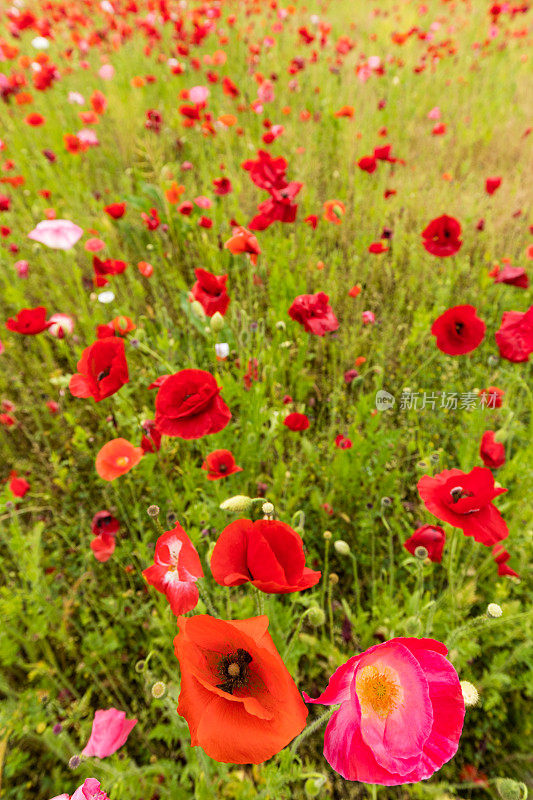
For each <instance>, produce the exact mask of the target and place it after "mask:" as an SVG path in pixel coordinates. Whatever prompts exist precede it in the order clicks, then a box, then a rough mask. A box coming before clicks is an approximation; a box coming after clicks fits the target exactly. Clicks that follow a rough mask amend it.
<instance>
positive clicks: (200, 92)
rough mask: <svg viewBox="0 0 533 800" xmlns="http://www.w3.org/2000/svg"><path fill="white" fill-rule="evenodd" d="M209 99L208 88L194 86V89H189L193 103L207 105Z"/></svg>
mask: <svg viewBox="0 0 533 800" xmlns="http://www.w3.org/2000/svg"><path fill="white" fill-rule="evenodd" d="M208 97H209V89H208V88H207V87H206V86H193V87H192V89H189V100H190V101H191V103H196V104H197V105H200V104H201V103H205V102H206V100H207V98H208Z"/></svg>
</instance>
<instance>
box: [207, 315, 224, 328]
mask: <svg viewBox="0 0 533 800" xmlns="http://www.w3.org/2000/svg"><path fill="white" fill-rule="evenodd" d="M209 324H210V325H211V330H212V331H213V332H214V333H218V332H219V331H221V330H222V328H223V327H224V317H223V316H222V314H221V313H220V311H215V313H214V314H213V316H212V317H211V322H210V323H209Z"/></svg>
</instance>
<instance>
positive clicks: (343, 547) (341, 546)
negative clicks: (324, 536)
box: [333, 539, 351, 556]
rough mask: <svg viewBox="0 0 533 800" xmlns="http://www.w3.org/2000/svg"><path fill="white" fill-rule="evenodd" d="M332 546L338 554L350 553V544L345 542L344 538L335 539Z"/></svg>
mask: <svg viewBox="0 0 533 800" xmlns="http://www.w3.org/2000/svg"><path fill="white" fill-rule="evenodd" d="M333 547H334V548H335V550H336V551H337V553H338V554H339V555H340V556H349V555H350V552H351V550H350V545H349V544H348V542H345V541H344V539H337V541H336V542H335V544H334V545H333Z"/></svg>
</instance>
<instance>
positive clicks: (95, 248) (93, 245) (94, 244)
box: [83, 239, 105, 253]
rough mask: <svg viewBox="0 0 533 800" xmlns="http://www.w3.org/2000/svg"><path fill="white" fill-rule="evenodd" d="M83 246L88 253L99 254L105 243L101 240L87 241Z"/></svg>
mask: <svg viewBox="0 0 533 800" xmlns="http://www.w3.org/2000/svg"><path fill="white" fill-rule="evenodd" d="M83 246H84V248H85V249H86V250H87V251H88V252H89V253H99V252H100V250H103V249H104V247H105V242H103V241H102V240H101V239H87V241H86V242H85V244H84V245H83Z"/></svg>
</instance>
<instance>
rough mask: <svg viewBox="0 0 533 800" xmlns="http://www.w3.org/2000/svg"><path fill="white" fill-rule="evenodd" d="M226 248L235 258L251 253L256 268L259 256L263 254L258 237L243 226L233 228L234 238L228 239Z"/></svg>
mask: <svg viewBox="0 0 533 800" xmlns="http://www.w3.org/2000/svg"><path fill="white" fill-rule="evenodd" d="M224 247H225V248H226V250H229V251H230V253H233V255H234V256H235V255H238V254H239V253H249V254H250V261H251V263H252V264H253V265H254V266H255V265H256V264H257V256H258V255H259V254H260V252H261V249H260V247H259V242H258V241H257V237H256V236H254V234H253V233H250V231H247V230H246V228H243V227H242V225H238V226H236V227H235V228H233V236H232V237H231V238H230V239H228V241H227V242H226V243H225V244H224Z"/></svg>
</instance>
